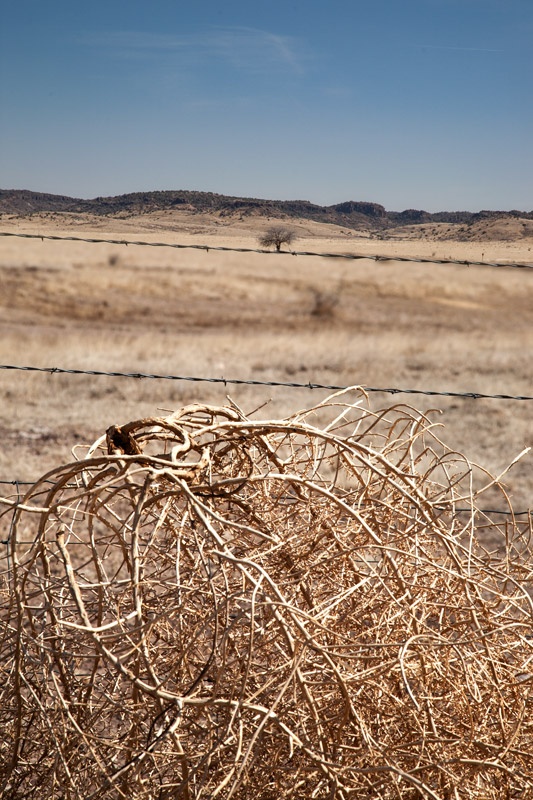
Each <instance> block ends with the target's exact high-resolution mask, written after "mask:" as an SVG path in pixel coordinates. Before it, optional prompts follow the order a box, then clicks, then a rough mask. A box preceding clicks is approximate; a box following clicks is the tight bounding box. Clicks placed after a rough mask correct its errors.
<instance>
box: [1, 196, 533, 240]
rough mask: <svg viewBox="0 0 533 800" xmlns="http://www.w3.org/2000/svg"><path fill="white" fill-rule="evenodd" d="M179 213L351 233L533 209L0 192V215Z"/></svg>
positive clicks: (519, 214) (520, 215)
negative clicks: (306, 223)
mask: <svg viewBox="0 0 533 800" xmlns="http://www.w3.org/2000/svg"><path fill="white" fill-rule="evenodd" d="M168 209H182V210H188V211H191V212H196V213H202V212H210V213H218V214H219V215H220V216H238V217H244V216H250V215H254V216H265V217H270V216H272V217H276V218H280V217H281V218H283V217H285V218H287V219H309V220H313V221H315V222H329V223H332V224H334V225H341V226H343V227H345V228H353V229H356V230H377V231H379V230H383V231H385V230H387V229H389V228H398V227H401V226H406V225H409V226H411V225H424V224H425V225H427V224H428V223H449V224H463V225H472V224H474V223H478V222H480V221H483V220H496V219H500V218H516V219H529V220H533V211H530V212H525V211H516V210H513V211H480V212H478V213H472V212H468V211H442V212H438V213H436V214H430V213H429V212H427V211H422V210H418V209H407V210H405V211H387V210H386V209H385V208H384V206H382V205H379V204H378V203H369V202H356V201H353V200H350V201H347V202H344V203H338V204H336V205H332V206H320V205H316V204H314V203H310V202H309V201H307V200H262V199H259V198H252V197H229V196H227V195H223V194H215V193H213V192H194V191H181V190H180V191H164V192H133V193H130V194H121V195H117V196H116V197H95V198H94V199H92V200H82V199H80V198H75V197H66V196H64V195H55V194H43V193H41V192H32V191H28V190H25V189H2V190H0V214H11V215H17V216H19V215H20V216H28V215H31V214H36V213H41V212H48V211H54V212H70V213H87V214H95V215H99V216H112V217H117V216H119V217H128V216H133V215H139V214H149V213H151V212H154V211H161V210H168Z"/></svg>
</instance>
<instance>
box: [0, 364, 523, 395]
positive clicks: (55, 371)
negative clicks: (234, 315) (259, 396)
mask: <svg viewBox="0 0 533 800" xmlns="http://www.w3.org/2000/svg"><path fill="white" fill-rule="evenodd" d="M0 369H8V370H19V371H21V372H47V373H49V374H51V375H59V374H62V375H99V376H105V377H108V378H136V379H137V380H141V379H144V380H161V381H192V382H193V383H222V384H224V386H280V387H285V388H287V389H327V390H329V391H342V390H344V389H349V388H350V387H349V386H340V385H336V384H326V383H313V382H312V381H309V382H308V383H298V382H296V381H261V380H256V379H254V378H249V379H244V378H213V377H211V378H202V377H198V376H193V375H158V374H155V373H148V372H107V371H104V370H98V369H66V368H64V367H31V366H19V365H13V364H0ZM352 385H354V384H352ZM357 385H359V384H357ZM361 388H362V389H363V390H364V391H365V392H381V393H383V394H421V395H425V396H427V397H458V398H461V399H464V400H533V396H530V395H511V394H484V393H483V392H449V391H448V392H439V391H434V390H430V389H402V388H398V387H388V388H379V387H376V386H361Z"/></svg>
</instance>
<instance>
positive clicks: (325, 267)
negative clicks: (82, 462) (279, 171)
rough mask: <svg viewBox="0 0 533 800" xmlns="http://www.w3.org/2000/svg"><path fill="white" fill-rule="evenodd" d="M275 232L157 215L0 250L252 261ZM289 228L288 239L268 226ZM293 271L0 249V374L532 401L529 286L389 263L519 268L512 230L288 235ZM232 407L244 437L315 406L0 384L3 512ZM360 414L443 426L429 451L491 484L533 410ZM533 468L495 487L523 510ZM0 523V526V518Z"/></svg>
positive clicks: (85, 385)
mask: <svg viewBox="0 0 533 800" xmlns="http://www.w3.org/2000/svg"><path fill="white" fill-rule="evenodd" d="M272 222H273V220H267V219H266V218H254V217H245V218H239V217H238V216H235V217H233V218H227V217H226V218H222V217H217V216H215V215H206V214H189V213H187V212H160V213H157V214H150V215H143V216H140V217H129V218H121V219H117V218H114V219H113V218H102V217H90V216H83V215H74V214H49V213H48V214H38V215H34V216H32V217H26V218H25V217H14V216H10V215H4V216H3V217H2V219H1V220H0V231H5V232H19V233H32V234H39V235H48V234H54V235H64V236H80V237H89V238H90V237H93V236H94V237H100V238H120V239H128V240H136V239H139V240H143V241H151V242H175V243H180V244H196V245H204V244H205V245H210V246H212V247H217V246H225V247H250V248H254V247H256V246H257V237H258V234H260V233H261V232H262V231H263V230H264V229H265V228H266V227H267V226H268V225H271V224H272ZM283 222H284V224H287V221H286V220H284V221H283ZM289 224H290V226H291V228H292V229H293V230H294V231H295V233H296V234H297V237H298V238H297V240H296V242H295V243H294V244H293V249H295V250H310V251H314V252H321V253H323V252H329V253H359V254H368V255H374V254H376V255H377V254H379V255H382V256H384V257H386V258H388V259H390V260H384V261H378V262H376V261H374V260H370V259H364V260H357V261H350V260H343V259H334V258H327V257H304V256H293V255H291V254H289V253H281V254H277V253H272V254H270V255H261V254H254V253H237V252H219V251H218V252H217V251H216V250H210V251H209V252H203V251H200V250H194V249H183V250H179V249H170V248H151V247H140V246H135V245H131V246H128V247H125V246H123V245H115V244H88V243H83V242H59V241H48V240H42V241H41V240H40V239H23V238H11V237H5V238H4V237H0V287H1V291H0V326H1V327H0V330H1V336H0V364H2V365H15V366H37V367H45V368H49V367H59V368H72V369H81V370H92V369H94V370H102V371H120V372H142V373H157V374H163V375H177V376H197V377H203V378H211V377H213V378H222V377H224V378H226V379H228V380H231V379H234V378H238V379H253V380H258V381H271V380H272V381H280V382H297V383H308V382H312V383H324V384H335V385H341V386H344V385H362V386H366V387H374V388H388V387H391V388H411V389H422V390H434V391H443V392H446V391H452V392H480V393H486V394H509V395H533V385H532V382H531V352H533V270H526V269H523V270H518V269H511V268H505V267H503V268H498V269H496V268H492V267H488V266H486V267H485V266H476V267H474V266H470V267H466V266H454V265H439V264H418V263H402V262H398V261H395V260H394V257H395V256H413V257H429V258H444V259H448V258H457V259H460V260H472V261H476V260H484V261H500V262H504V263H514V262H521V263H530V264H531V263H533V235H532V231H530V230H523V229H521V230H520V232H518V231H517V225H518V223H512V222H510V223H509V225H508V227H507V228H505V225H504V226H503V228H501V229H499V230H495V229H494V226H493V227H492V228H491V226H490V225H487V226H486V227H485V229H484V230H482V229H479V231H478V232H476V231H474V233H473V234H470V235H469V236H468V237H466V236H464V235H463V234H462V232H461V231H462V228H461V226H456V228H457V230H455V228H454V226H449V225H430V226H419V227H418V228H414V227H413V228H406V229H403V230H400V231H398V232H396V233H389V235H388V236H387V238H379V237H377V236H375V235H370V234H368V233H366V232H360V233H358V232H355V231H349V230H347V229H342V228H339V227H338V226H333V225H324V224H320V223H313V222H309V221H302V222H298V221H297V222H294V221H289ZM228 394H229V395H230V396H231V397H232V398H233V399H234V400H235V401H236V402H237V403H238V404H239V405H240V406H241V407H242V408H243V409H244V410H245V411H246V412H251V411H253V410H254V409H256V408H258V407H261V408H260V409H259V410H258V411H257V413H256V416H257V417H268V418H270V419H272V418H276V417H282V416H286V415H288V414H291V413H293V412H295V411H297V410H298V409H300V408H305V407H307V406H310V405H312V404H314V403H316V402H318V401H319V400H320V399H322V398H324V397H325V396H327V394H328V392H327V391H324V390H316V389H315V390H313V391H310V390H308V389H292V388H287V387H266V386H234V385H230V384H228V385H227V386H225V385H224V384H220V383H208V382H199V383H195V382H190V381H170V380H139V379H129V378H111V377H104V376H86V375H62V374H46V373H38V372H23V371H14V370H5V369H2V370H0V399H1V406H0V436H1V442H2V446H1V448H0V481H3V482H5V483H3V484H2V485H0V495H2V496H12V495H13V493H14V492H16V488H17V487H15V486H13V485H10V482H14V481H21V482H25V481H33V480H35V479H37V478H38V477H39V476H40V475H42V474H43V473H44V472H45V471H47V470H49V469H51V468H53V467H54V466H56V465H58V464H60V463H65V462H67V461H70V460H72V448H73V447H74V446H75V445H77V444H84V443H85V444H88V443H91V442H92V441H93V440H94V439H96V438H97V437H98V436H100V435H101V434H102V433H103V432H104V431H105V430H106V428H107V427H108V426H109V425H111V424H118V425H120V424H122V423H124V422H127V421H129V420H132V419H136V418H140V417H145V416H154V415H158V414H161V413H165V412H166V411H171V410H174V409H175V408H177V407H179V406H181V405H184V404H187V403H191V402H195V401H200V402H209V403H217V404H224V402H225V401H226V396H227V395H228ZM368 402H369V404H370V405H371V407H372V408H383V407H386V406H390V405H392V404H394V403H406V404H409V405H411V406H413V407H415V408H417V409H419V410H421V411H427V410H429V409H438V410H440V412H441V413H437V414H435V416H434V420H435V422H437V423H438V424H439V425H442V426H443V427H442V429H440V432H439V436H440V437H441V438H442V439H443V440H444V442H445V443H446V444H447V445H448V446H449V447H451V448H452V449H455V450H458V451H460V452H461V453H464V454H465V455H466V456H467V457H468V458H469V459H471V460H472V461H474V462H477V463H479V464H481V465H482V466H484V467H486V468H487V469H488V470H489V471H490V472H492V473H494V474H498V473H500V472H501V471H502V470H504V469H505V467H506V465H507V464H508V463H509V462H510V461H512V460H513V459H514V458H515V456H517V455H518V453H520V452H521V451H522V450H523V449H524V448H525V447H528V446H530V445H533V435H532V421H533V402H528V401H516V400H515V401H503V400H479V399H477V400H475V399H460V398H453V397H428V396H424V395H420V394H414V395H408V394H398V395H392V394H387V393H379V392H371V393H369V400H368ZM532 464H533V459H532V457H531V455H526V456H525V457H524V458H522V459H521V461H520V462H519V463H518V464H516V465H515V466H514V467H513V468H512V470H511V471H510V472H509V473H508V474H507V475H506V476H505V479H504V483H505V485H506V487H507V489H508V491H509V493H510V496H511V501H512V504H513V506H514V508H515V509H516V510H517V511H522V510H524V509H527V508H529V507H530V506H531V505H532V504H531V475H532ZM4 519H5V518H4Z"/></svg>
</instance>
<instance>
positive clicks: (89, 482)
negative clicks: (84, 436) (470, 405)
mask: <svg viewBox="0 0 533 800" xmlns="http://www.w3.org/2000/svg"><path fill="white" fill-rule="evenodd" d="M319 423H320V424H319ZM473 470H474V468H473V467H472V465H471V464H470V463H469V462H468V461H467V460H466V459H464V458H463V457H461V456H459V455H457V454H456V453H453V452H450V451H449V450H448V449H447V448H446V447H445V446H444V445H442V443H441V442H440V441H439V440H438V439H437V438H436V437H435V435H434V433H433V432H432V430H431V423H430V420H429V419H428V418H426V417H424V415H421V414H420V413H418V412H416V411H414V410H412V409H410V408H409V407H408V406H405V405H404V404H398V405H393V406H391V407H385V408H383V409H382V410H381V411H372V410H370V409H369V407H368V400H367V398H365V397H364V396H362V395H361V393H360V392H357V391H349V392H344V393H338V394H337V395H335V396H333V397H331V398H330V399H329V400H328V401H327V402H325V403H323V404H322V405H321V406H320V407H318V408H316V407H315V408H312V409H309V410H306V411H303V412H301V413H298V414H295V415H294V416H292V417H291V418H290V419H287V420H268V419H263V420H262V421H258V420H256V419H250V418H248V417H247V416H246V415H245V414H243V412H242V410H241V409H240V408H238V407H237V406H236V405H235V404H229V405H227V406H226V407H224V408H217V407H212V406H211V407H209V406H203V405H198V404H195V405H193V406H190V407H187V408H182V409H178V410H177V411H176V412H175V413H173V414H172V415H170V416H167V417H166V418H159V419H153V418H152V419H142V420H137V421H132V422H129V423H128V424H126V425H123V426H122V427H121V428H117V427H116V426H113V427H111V428H109V429H108V431H107V434H104V435H103V436H102V437H100V438H99V439H98V440H97V441H96V442H95V443H94V444H93V445H92V446H91V447H90V448H88V449H87V450H86V451H85V453H84V454H83V457H82V460H80V461H78V462H74V463H71V464H68V465H65V466H62V467H59V468H57V469H56V470H54V471H52V472H51V473H49V474H48V475H47V476H45V477H44V478H43V480H42V481H39V482H38V483H37V484H36V485H35V486H34V487H32V488H31V489H30V490H29V491H28V492H27V493H26V494H25V496H24V497H23V498H22V503H21V504H19V505H18V507H17V509H16V511H15V514H14V516H13V517H12V525H11V536H10V543H9V545H10V546H9V562H8V563H6V559H4V560H3V561H1V562H0V564H2V571H1V572H0V582H1V583H0V590H2V589H3V590H5V591H4V598H3V604H2V612H1V613H0V642H1V645H2V647H1V651H0V652H1V654H2V655H1V657H0V667H1V668H2V670H3V679H2V682H1V683H0V719H1V721H2V731H3V734H2V741H1V743H0V791H1V792H2V796H3V797H6V798H10V800H23V799H24V800H27V799H28V798H41V797H43V796H46V797H53V796H62V797H73V798H74V797H76V798H94V800H96V798H100V799H101V800H104V798H105V800H118V799H119V798H124V800H126V798H127V799H128V800H130V799H131V800H152V798H155V797H158V798H168V800H169V799H170V798H171V797H172V798H183V800H193V799H194V800H201V799H202V798H205V800H207V798H213V797H220V798H224V799H225V800H229V798H234V799H235V800H247V799H248V798H250V797H254V798H257V799H258V800H283V798H286V799H287V800H288V798H293V800H300V798H307V797H315V798H317V800H326V799H329V798H331V799H332V798H336V800H356V799H357V798H360V799H361V800H363V799H364V798H369V797H372V798H377V797H379V798H383V800H414V798H416V797H421V798H425V799H426V800H452V799H453V800H461V798H468V800H473V799H474V798H477V799H478V800H481V799H482V798H483V800H500V799H501V798H505V797H506V798H511V797H524V798H526V797H530V796H531V792H532V791H533V769H532V762H531V749H532V747H533V721H532V711H533V707H532V695H531V691H530V689H531V683H532V681H533V674H532V671H531V669H532V667H531V664H532V660H533V641H532V637H531V633H532V613H531V598H530V592H531V589H532V588H533V573H532V568H531V560H530V531H529V530H528V526H527V524H526V525H524V526H523V531H521V529H520V526H519V525H517V524H516V523H515V522H514V521H513V520H512V518H509V519H507V520H503V521H501V522H498V523H495V522H494V521H491V519H490V517H488V516H487V515H486V514H485V513H483V512H481V511H478V510H477V509H478V507H479V504H482V503H483V502H484V498H483V496H482V495H481V496H479V495H478V496H477V497H474V496H473V495H472V472H473ZM480 479H481V482H482V483H484V484H489V485H490V484H491V482H492V480H491V477H490V476H489V475H487V474H486V473H483V472H481V473H480ZM498 495H499V496H498V502H499V503H500V505H502V506H503V507H507V508H508V509H510V507H509V505H508V500H507V498H506V496H505V494H504V493H502V492H501V491H500V490H498ZM465 506H466V510H464V509H465ZM0 508H1V506H0ZM4 508H5V511H4V516H6V515H7V516H10V517H11V516H12V509H11V508H10V506H9V504H7V507H6V503H5V501H4ZM461 509H463V510H461ZM480 530H482V531H483V537H482V538H481V537H480V536H479V535H478V534H479V531H480ZM489 541H490V542H491V544H490V546H488V545H487V542H489Z"/></svg>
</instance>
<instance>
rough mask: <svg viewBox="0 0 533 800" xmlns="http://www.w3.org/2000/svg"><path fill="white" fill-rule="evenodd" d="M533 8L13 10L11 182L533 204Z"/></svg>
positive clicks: (5, 72) (0, 94) (5, 156)
mask: <svg viewBox="0 0 533 800" xmlns="http://www.w3.org/2000/svg"><path fill="white" fill-rule="evenodd" d="M532 43H533V0H329V1H328V2H325V0H321V1H320V2H319V1H318V0H246V1H245V0H187V2H182V0H152V1H151V2H146V0H143V2H139V0H105V1H104V0H91V2H90V3H89V2H81V0H47V2H42V0H17V2H15V1H14V0H4V3H3V8H2V23H1V28H0V70H1V74H0V115H1V116H0V187H1V188H19V189H21V188H27V189H34V190H36V191H43V192H53V193H58V194H68V195H73V196H78V197H94V196H96V195H112V194H121V193H123V192H130V191H145V190H146V191H147V190H153V189H197V190H204V191H214V192H219V193H222V194H232V195H244V196H254V197H265V198H274V199H307V200H311V201H313V202H316V203H321V204H332V203H338V202H342V201H344V200H370V201H374V202H378V203H382V204H383V205H385V206H386V208H388V209H390V210H402V209H404V208H425V209H427V210H429V211H436V210H441V209H448V210H452V209H456V210H457V209H464V210H473V211H476V210H480V209H487V208H492V209H511V208H519V209H522V210H526V211H530V210H532V209H533V85H532V76H533V45H532Z"/></svg>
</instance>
